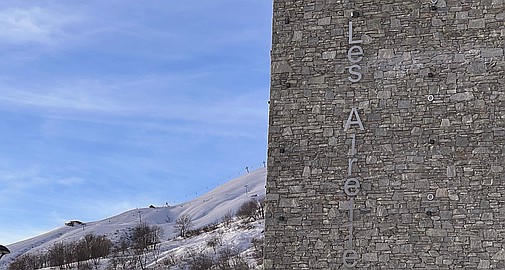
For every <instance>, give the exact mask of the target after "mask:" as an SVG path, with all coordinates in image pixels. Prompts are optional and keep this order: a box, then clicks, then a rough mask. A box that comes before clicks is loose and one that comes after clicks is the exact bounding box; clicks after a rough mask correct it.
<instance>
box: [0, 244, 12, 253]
mask: <svg viewBox="0 0 505 270" xmlns="http://www.w3.org/2000/svg"><path fill="white" fill-rule="evenodd" d="M9 253H11V251H10V250H9V249H8V248H6V247H5V246H2V245H0V254H9Z"/></svg>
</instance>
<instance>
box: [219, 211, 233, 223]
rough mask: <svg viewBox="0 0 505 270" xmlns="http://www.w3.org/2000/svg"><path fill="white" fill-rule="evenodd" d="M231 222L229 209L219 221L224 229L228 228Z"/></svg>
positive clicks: (231, 213)
mask: <svg viewBox="0 0 505 270" xmlns="http://www.w3.org/2000/svg"><path fill="white" fill-rule="evenodd" d="M232 220H233V212H232V211H231V209H228V211H226V213H224V215H223V217H222V218H221V221H222V222H223V223H224V225H225V226H226V227H228V226H230V223H231V221H232Z"/></svg>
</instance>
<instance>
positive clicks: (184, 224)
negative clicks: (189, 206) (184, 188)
mask: <svg viewBox="0 0 505 270" xmlns="http://www.w3.org/2000/svg"><path fill="white" fill-rule="evenodd" d="M192 227H193V219H192V218H191V216H190V215H188V214H184V215H182V216H180V217H179V218H178V219H177V220H176V221H175V231H176V232H177V233H178V234H179V236H181V237H186V235H187V233H188V231H189V230H191V228H192Z"/></svg>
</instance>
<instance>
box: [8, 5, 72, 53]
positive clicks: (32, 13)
mask: <svg viewBox="0 0 505 270" xmlns="http://www.w3.org/2000/svg"><path fill="white" fill-rule="evenodd" d="M77 20H78V18H77V17H75V16H69V15H66V14H64V13H59V12H56V11H52V10H48V9H45V8H41V7H29V8H19V7H7V8H4V9H1V10H0V42H2V43H14V44H22V43H32V42H33V43H43V44H51V43H55V42H57V41H58V40H59V39H61V38H63V37H65V36H66V35H67V34H66V33H65V31H64V28H65V27H66V26H67V25H68V24H70V23H72V22H75V21H77Z"/></svg>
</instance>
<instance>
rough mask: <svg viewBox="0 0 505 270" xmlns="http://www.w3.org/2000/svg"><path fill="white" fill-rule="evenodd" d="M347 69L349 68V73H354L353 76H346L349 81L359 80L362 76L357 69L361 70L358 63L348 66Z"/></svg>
mask: <svg viewBox="0 0 505 270" xmlns="http://www.w3.org/2000/svg"><path fill="white" fill-rule="evenodd" d="M348 70H349V74H351V75H355V77H353V76H349V77H348V78H349V81H350V82H353V83H355V82H359V81H361V78H362V77H363V75H362V74H361V72H359V70H361V66H359V65H352V66H350V67H349V68H348Z"/></svg>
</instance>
